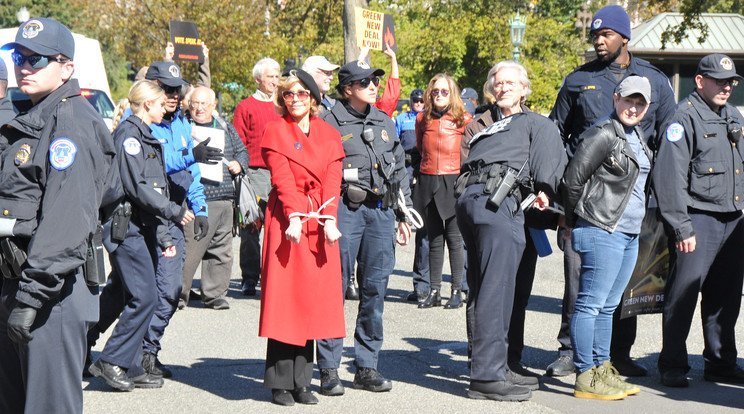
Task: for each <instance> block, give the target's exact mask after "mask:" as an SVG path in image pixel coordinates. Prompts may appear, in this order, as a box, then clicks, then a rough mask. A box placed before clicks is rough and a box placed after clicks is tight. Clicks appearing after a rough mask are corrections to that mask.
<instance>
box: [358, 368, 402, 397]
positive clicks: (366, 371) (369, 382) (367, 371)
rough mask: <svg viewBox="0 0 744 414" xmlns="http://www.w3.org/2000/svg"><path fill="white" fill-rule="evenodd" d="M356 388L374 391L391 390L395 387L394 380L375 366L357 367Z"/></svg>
mask: <svg viewBox="0 0 744 414" xmlns="http://www.w3.org/2000/svg"><path fill="white" fill-rule="evenodd" d="M354 388H356V389H363V390H367V391H372V392H383V391H390V390H392V389H393V382H392V381H390V380H389V379H387V378H385V377H383V376H382V374H380V373H379V372H377V370H376V369H374V368H357V372H356V374H354Z"/></svg>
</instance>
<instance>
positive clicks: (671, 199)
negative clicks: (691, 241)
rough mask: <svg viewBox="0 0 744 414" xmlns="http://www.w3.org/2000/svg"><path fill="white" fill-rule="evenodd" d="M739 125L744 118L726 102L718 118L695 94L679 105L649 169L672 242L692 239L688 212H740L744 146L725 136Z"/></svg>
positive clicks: (743, 202) (743, 192)
mask: <svg viewBox="0 0 744 414" xmlns="http://www.w3.org/2000/svg"><path fill="white" fill-rule="evenodd" d="M742 125H744V118H743V117H742V115H741V113H740V112H739V111H738V110H737V109H736V108H735V107H734V106H732V105H730V104H728V103H727V104H726V105H725V106H723V107H722V108H721V113H720V115H719V114H717V113H716V112H715V111H713V110H712V109H711V108H710V106H708V104H707V103H706V102H705V101H704V100H703V98H702V97H701V96H700V95H699V94H698V93H697V91H694V92H692V93H691V94H690V95H689V96H688V97H687V98H685V99H684V100H683V101H682V102H680V104H679V107H678V108H677V112H676V113H675V114H674V117H673V118H672V123H671V124H670V125H669V126H668V127H667V129H666V135H665V136H666V139H664V140H662V141H661V146H660V148H659V153H658V155H657V159H656V168H654V171H653V181H654V190H655V191H656V194H657V196H658V199H659V209H660V210H661V215H662V217H663V218H664V220H665V221H666V222H667V223H668V225H669V226H670V227H671V230H672V231H673V237H674V238H675V240H676V241H682V240H685V239H687V238H690V237H692V236H693V235H695V232H694V229H693V228H692V223H691V221H690V216H689V215H688V208H694V209H697V210H702V211H709V212H734V211H737V210H741V209H744V164H743V161H742V160H743V159H744V153H743V152H742V148H741V146H742V145H743V144H744V142H741V141H740V142H739V143H733V142H732V141H731V140H729V138H728V131H729V129H731V128H734V127H737V126H738V127H739V128H741V126H742ZM670 237H672V236H671V235H670Z"/></svg>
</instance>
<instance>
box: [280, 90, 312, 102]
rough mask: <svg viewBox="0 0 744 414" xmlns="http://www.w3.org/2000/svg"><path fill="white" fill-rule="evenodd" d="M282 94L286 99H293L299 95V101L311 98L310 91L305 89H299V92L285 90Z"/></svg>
mask: <svg viewBox="0 0 744 414" xmlns="http://www.w3.org/2000/svg"><path fill="white" fill-rule="evenodd" d="M282 96H283V97H284V100H285V101H293V100H294V99H295V97H297V100H298V101H306V100H308V99H310V91H304V90H299V91H297V92H292V91H284V92H282Z"/></svg>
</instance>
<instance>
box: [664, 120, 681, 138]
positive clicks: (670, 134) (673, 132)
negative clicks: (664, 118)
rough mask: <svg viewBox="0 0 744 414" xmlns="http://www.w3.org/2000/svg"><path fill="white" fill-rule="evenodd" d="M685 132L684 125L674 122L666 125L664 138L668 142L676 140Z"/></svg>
mask: <svg viewBox="0 0 744 414" xmlns="http://www.w3.org/2000/svg"><path fill="white" fill-rule="evenodd" d="M684 133H685V127H683V126H682V124H680V123H679V122H675V123H673V124H671V125H669V126H668V127H667V130H666V138H667V141H669V142H677V141H679V140H680V139H682V135H684Z"/></svg>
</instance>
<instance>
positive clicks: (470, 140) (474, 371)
mask: <svg viewBox="0 0 744 414" xmlns="http://www.w3.org/2000/svg"><path fill="white" fill-rule="evenodd" d="M489 75H490V76H492V77H493V95H494V97H495V104H494V105H493V107H492V108H491V109H490V110H489V111H487V112H485V113H484V114H483V116H481V117H480V118H479V119H478V120H477V121H475V122H473V123H471V124H470V125H468V126H467V128H465V133H464V135H463V144H462V155H461V159H462V160H464V161H463V164H462V168H461V174H460V177H458V180H457V184H456V189H455V191H456V192H457V193H460V194H461V195H460V197H459V198H458V200H457V204H456V207H455V209H456V212H457V224H458V226H459V227H460V232H461V233H462V237H463V240H464V241H465V246H466V248H467V249H466V250H467V252H468V270H467V278H468V286H469V287H470V294H469V295H468V307H467V327H468V340H469V351H470V352H469V354H470V358H469V360H470V388H469V390H468V397H470V398H475V399H491V400H502V401H522V400H526V399H529V398H530V397H531V396H532V393H531V390H534V389H537V388H538V387H539V383H538V380H537V378H535V377H532V376H523V375H520V374H519V373H517V372H514V371H512V370H511V369H509V366H508V364H507V358H508V347H509V345H510V343H509V342H510V341H511V338H509V339H508V340H507V333H508V332H509V329H510V324H511V322H510V321H511V320H513V318H512V307H517V306H521V305H518V304H517V301H515V300H514V299H515V295H521V294H522V293H521V292H517V290H516V288H517V286H518V285H517V283H521V280H520V279H523V278H524V277H523V276H522V275H518V274H519V272H520V271H523V268H525V267H526V266H524V265H522V263H520V258H522V259H521V261H522V262H524V261H525V260H526V259H525V258H524V257H525V256H527V255H528V254H530V253H525V251H529V249H533V251H534V246H532V242H531V241H530V238H529V232H528V231H527V230H526V227H525V226H526V225H529V226H530V227H532V226H533V223H532V222H530V221H528V219H527V218H526V217H525V215H524V214H523V213H522V209H521V208H520V203H521V202H522V195H523V194H524V195H526V194H529V193H535V194H539V195H538V201H539V202H540V205H543V206H544V205H545V204H547V202H548V199H553V198H554V197H556V196H557V192H558V184H559V182H560V178H561V176H562V175H563V170H564V168H565V166H566V153H565V150H564V149H563V142H562V141H561V138H560V135H559V133H558V128H556V127H555V125H553V123H552V122H550V120H548V119H547V118H545V117H543V116H541V115H539V114H536V113H534V112H530V111H529V110H528V109H527V107H526V106H525V105H524V102H525V100H526V99H527V97H528V96H529V94H530V92H531V91H530V81H529V78H528V77H527V72H526V71H525V69H524V67H522V66H521V65H519V64H518V63H515V62H513V61H505V62H501V63H499V64H497V65H496V66H494V67H493V68H492V69H491V71H490V72H489ZM507 176H512V177H514V180H513V181H511V180H508V179H507V178H506V177H507ZM510 181H511V182H510ZM532 255H534V256H536V253H532ZM532 267H533V269H532V271H533V272H534V259H533V263H532ZM529 285H530V286H529V287H531V280H530V283H529ZM527 296H529V290H527ZM525 302H526V301H525ZM522 319H524V318H523V317H522Z"/></svg>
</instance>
